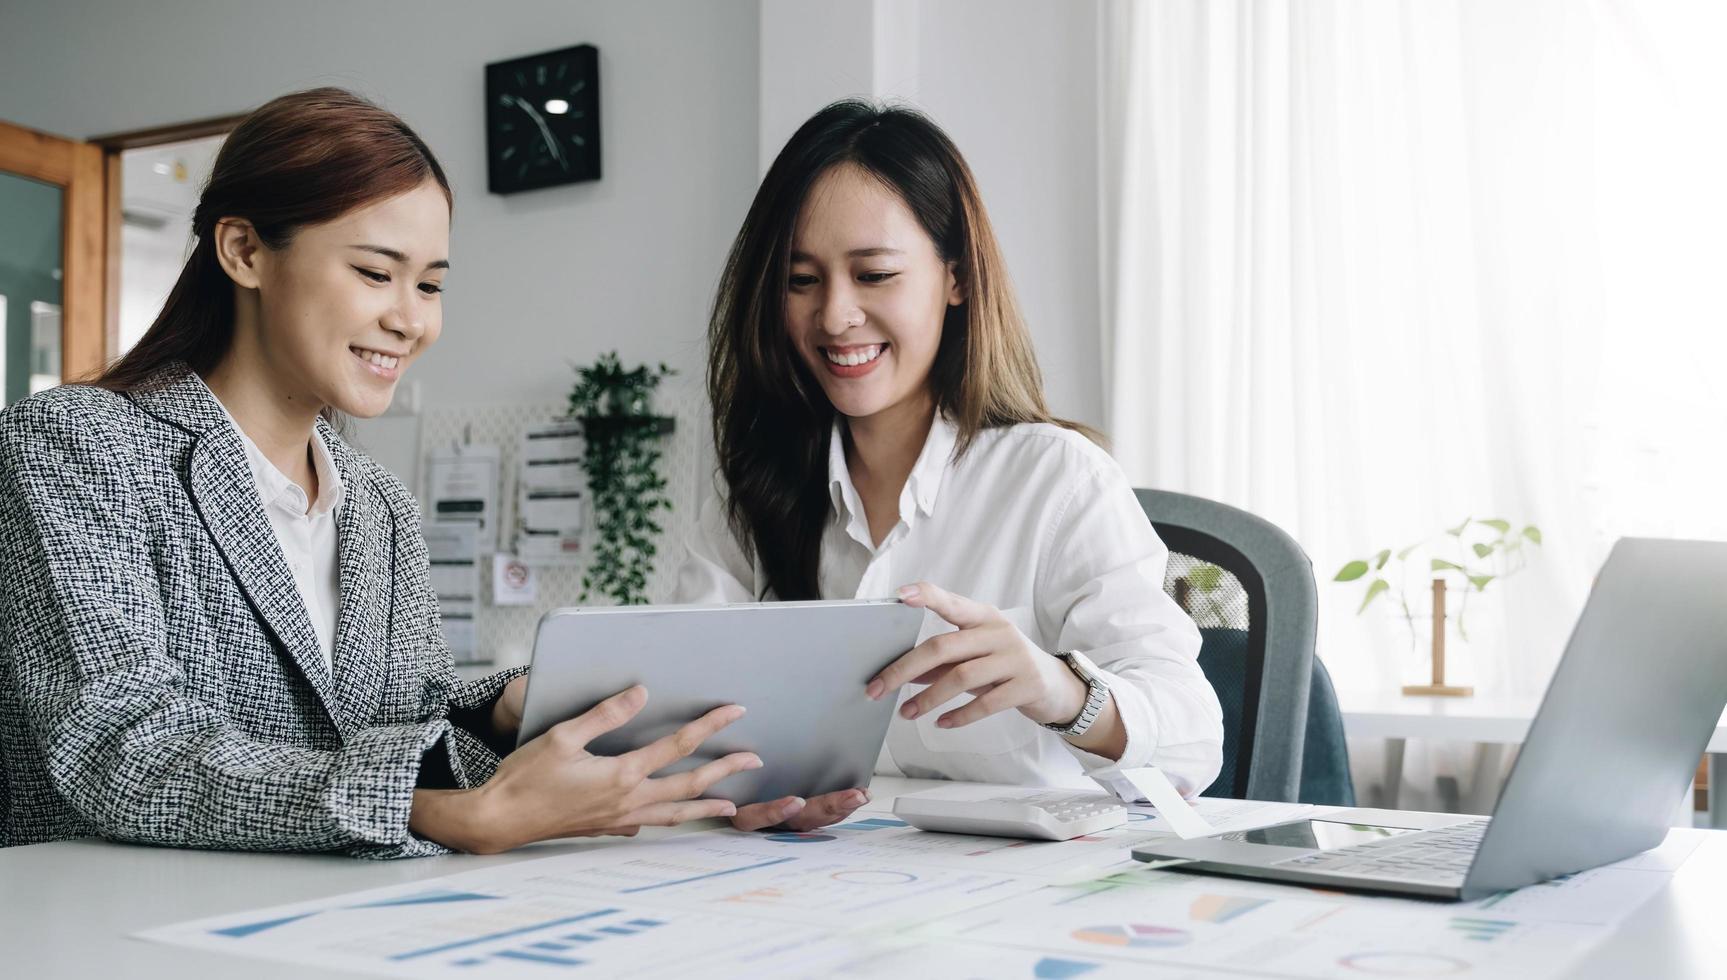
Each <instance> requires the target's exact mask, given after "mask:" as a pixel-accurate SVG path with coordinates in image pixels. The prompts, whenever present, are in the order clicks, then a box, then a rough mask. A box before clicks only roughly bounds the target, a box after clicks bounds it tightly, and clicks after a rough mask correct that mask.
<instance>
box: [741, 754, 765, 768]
mask: <svg viewBox="0 0 1727 980" xmlns="http://www.w3.org/2000/svg"><path fill="white" fill-rule="evenodd" d="M761 767H762V757H761V756H759V755H752V756H750V757H749V758H748V759H747V760H745V762H744V768H745V769H760V768H761Z"/></svg>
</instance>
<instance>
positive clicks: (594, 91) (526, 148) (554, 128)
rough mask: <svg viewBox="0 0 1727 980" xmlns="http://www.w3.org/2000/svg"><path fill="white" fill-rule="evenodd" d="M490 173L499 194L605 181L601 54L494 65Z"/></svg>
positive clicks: (589, 50)
mask: <svg viewBox="0 0 1727 980" xmlns="http://www.w3.org/2000/svg"><path fill="white" fill-rule="evenodd" d="M486 173H487V186H488V188H489V189H490V190H491V191H492V192H493V193H494V194H509V193H513V192H515V191H525V190H532V189H533V188H536V187H552V186H555V185H558V184H568V183H573V182H575V181H580V180H598V179H599V177H600V58H599V49H597V48H595V47H594V46H593V45H591V44H581V45H577V46H576V47H573V48H565V49H563V50H562V51H548V52H546V53H545V54H535V55H528V56H527V57H525V58H515V59H513V60H510V61H500V62H497V63H495V64H490V65H487V66H486Z"/></svg>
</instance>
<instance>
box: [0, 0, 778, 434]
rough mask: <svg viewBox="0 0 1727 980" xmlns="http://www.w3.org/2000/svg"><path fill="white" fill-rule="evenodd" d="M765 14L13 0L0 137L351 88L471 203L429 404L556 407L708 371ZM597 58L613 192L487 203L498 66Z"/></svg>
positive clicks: (647, 5)
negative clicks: (602, 377)
mask: <svg viewBox="0 0 1727 980" xmlns="http://www.w3.org/2000/svg"><path fill="white" fill-rule="evenodd" d="M756 15H757V4H756V2H755V0H631V2H579V0H510V2H508V3H497V4H480V3H459V2H455V0H422V2H409V0H368V2H365V3H349V2H332V0H295V2H293V3H263V2H256V0H249V2H236V0H173V2H163V3H151V4H136V3H127V2H123V0H60V2H56V3H34V2H19V0H0V119H5V120H8V121H10V122H15V123H20V124H22V125H25V126H30V127H33V128H36V129H41V130H45V131H48V132H52V133H58V134H61V135H65V136H72V137H77V138H85V137H90V136H94V135H101V134H105V133H112V132H118V131H126V130H135V129H142V128H146V127H150V126H156V125H162V124H166V123H173V122H182V121H186V120H191V119H198V118H202V117H209V116H218V115H226V114H232V113H238V112H243V111H245V110H246V109H248V108H250V107H252V106H255V105H257V104H259V103H261V102H263V101H265V100H267V99H269V98H270V97H272V96H275V95H278V94H280V93H282V92H285V91H290V90H293V89H297V88H305V87H309V86H313V85H322V84H336V85H343V86H346V87H349V88H353V89H356V90H358V91H360V92H362V93H364V94H366V95H368V96H370V97H372V98H374V99H376V100H378V101H380V102H382V103H383V104H384V105H385V106H386V107H388V108H390V109H392V110H394V111H395V112H397V113H398V114H400V115H401V116H402V117H403V118H404V119H406V120H407V121H408V123H409V124H410V125H412V126H413V127H415V129H417V130H418V131H419V132H420V134H421V135H422V136H424V137H425V139H426V140H427V142H428V143H430V144H431V146H432V148H433V149H434V151H435V152H436V153H437V154H438V156H439V158H440V159H441V161H442V162H443V164H444V166H445V168H446V170H447V171H448V172H449V175H450V178H451V181H452V183H453V185H454V190H455V194H456V219H455V227H454V238H453V242H452V252H453V254H452V256H451V261H452V264H453V266H454V268H453V270H452V274H451V276H450V278H449V292H448V293H447V295H446V300H445V303H446V306H445V332H444V337H443V339H442V340H441V341H440V342H439V343H438V345H437V346H436V347H435V348H433V349H432V350H431V351H430V352H429V353H428V354H427V355H426V358H425V360H424V361H422V362H421V364H420V365H419V366H418V367H417V369H416V372H415V373H416V374H417V375H418V377H419V379H420V380H421V382H422V384H423V389H422V393H423V398H424V401H425V403H428V404H436V403H440V402H442V403H452V402H462V403H469V402H498V401H511V402H529V401H538V402H546V401H556V400H558V399H559V398H561V397H562V395H563V394H564V393H566V392H567V390H568V388H569V385H570V382H571V380H572V376H571V372H570V368H569V364H570V362H572V361H574V362H583V361H587V360H590V359H592V357H593V356H594V355H595V354H596V353H598V352H600V351H603V350H607V349H612V348H616V349H618V350H619V351H620V352H621V353H622V356H623V358H624V360H625V361H626V362H628V361H661V360H664V361H667V362H669V363H671V364H672V365H673V366H674V367H677V368H679V369H680V370H682V371H683V372H685V380H687V381H688V380H694V377H695V375H697V374H699V367H700V364H701V359H702V347H703V330H704V327H705V324H706V311H707V307H708V304H709V303H710V302H711V300H712V295H711V293H712V288H713V283H714V281H715V280H716V278H717V276H718V274H719V268H720V263H721V261H722V260H723V258H724V255H725V250H726V247H727V246H728V245H729V243H730V239H731V236H732V235H733V234H735V233H736V231H737V227H738V224H739V223H740V222H741V221H742V220H743V214H744V211H745V209H746V207H747V206H748V203H749V198H750V195H751V193H752V192H753V191H754V187H755V181H756V171H755V165H756V155H757V139H758V125H757V107H756V88H757V75H756V68H757V54H756V50H757V16H756ZM579 43H592V44H595V45H597V46H598V47H599V49H600V90H601V133H602V145H603V152H604V167H605V176H604V178H603V179H602V180H600V181H599V182H597V183H593V184H584V185H576V186H572V187H563V188H554V189H549V190H540V191H529V192H526V193H523V194H517V195H513V196H510V197H498V196H494V195H492V194H489V193H487V192H486V187H485V182H486V172H485V156H484V147H485V129H484V110H483V101H484V99H483V75H482V72H483V67H484V65H485V64H486V63H487V62H490V61H497V60H501V59H505V58H510V57H515V56H518V55H524V54H530V53H533V52H537V51H545V50H551V49H554V48H559V47H564V46H567V45H571V44H579Z"/></svg>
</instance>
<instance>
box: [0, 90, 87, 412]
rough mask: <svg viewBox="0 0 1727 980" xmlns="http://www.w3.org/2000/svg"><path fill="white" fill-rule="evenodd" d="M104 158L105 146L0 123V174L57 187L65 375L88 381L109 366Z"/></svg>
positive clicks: (64, 377) (62, 365)
mask: <svg viewBox="0 0 1727 980" xmlns="http://www.w3.org/2000/svg"><path fill="white" fill-rule="evenodd" d="M106 170H107V161H106V159H105V157H104V155H103V152H102V148H101V147H99V146H95V145H93V144H90V143H80V142H78V141H77V140H69V139H65V138H64V137H60V136H52V135H49V134H48V133H40V132H37V131H36V130H34V129H28V128H26V127H23V126H18V125H15V124H13V123H8V122H0V171H4V172H6V173H10V174H16V175H18V176H20V177H28V178H30V179H32V180H39V181H42V182H43V183H45V184H53V185H54V186H56V187H59V188H60V190H61V192H62V194H63V195H64V198H63V205H62V212H63V213H62V221H63V223H62V226H61V238H60V242H61V249H62V253H61V256H60V269H61V273H60V274H61V278H60V378H61V380H62V381H71V380H76V379H80V378H88V377H92V376H94V375H95V374H96V373H98V372H100V371H101V370H102V368H103V367H104V366H106V364H107V363H108V351H109V349H110V348H111V344H110V342H109V336H108V334H109V328H108V299H107V296H106V294H108V293H109V292H110V290H109V288H108V278H109V277H108V265H109V241H108V238H109V235H108V220H107V216H106V212H107V197H108V175H107V173H106Z"/></svg>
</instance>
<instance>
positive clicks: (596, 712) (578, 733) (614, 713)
mask: <svg viewBox="0 0 1727 980" xmlns="http://www.w3.org/2000/svg"><path fill="white" fill-rule="evenodd" d="M647 703H648V689H647V688H645V687H643V686H641V685H640V684H637V685H636V686H634V687H630V688H625V689H624V690H622V691H619V692H618V693H616V694H614V695H612V696H611V697H609V698H607V699H605V700H604V701H601V702H600V703H599V704H596V705H594V706H593V707H592V708H589V709H588V710H586V711H584V712H582V713H581V714H579V715H577V716H575V717H574V718H571V719H570V720H569V721H565V722H559V723H558V724H556V725H553V726H552V728H551V730H550V731H548V732H547V733H546V734H548V735H555V736H556V737H557V739H558V740H559V741H563V740H568V741H569V742H570V743H571V746H572V747H573V748H585V747H586V746H587V744H588V743H589V742H592V741H593V740H594V739H596V738H599V737H600V736H601V735H604V734H605V733H607V732H609V731H612V730H613V729H615V728H621V727H622V726H623V725H624V724H626V723H627V722H628V721H629V720H630V719H631V718H634V717H635V716H636V715H637V714H639V713H640V712H641V710H642V708H643V706H645V705H646V704H647Z"/></svg>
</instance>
